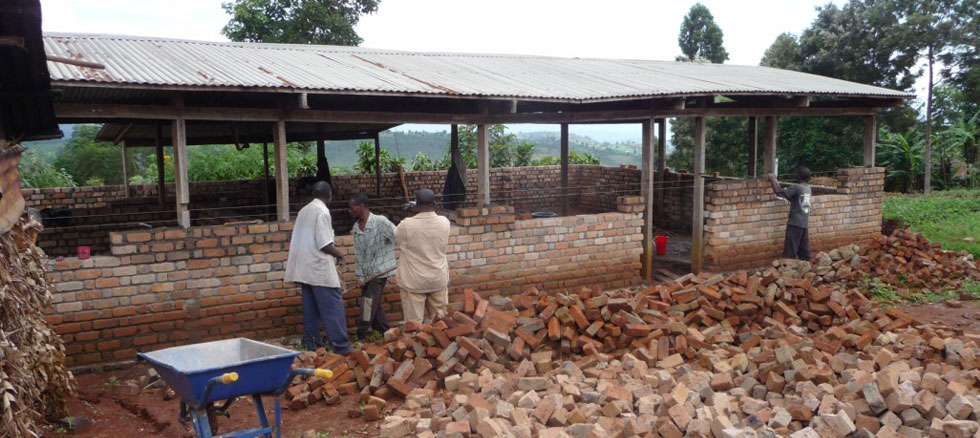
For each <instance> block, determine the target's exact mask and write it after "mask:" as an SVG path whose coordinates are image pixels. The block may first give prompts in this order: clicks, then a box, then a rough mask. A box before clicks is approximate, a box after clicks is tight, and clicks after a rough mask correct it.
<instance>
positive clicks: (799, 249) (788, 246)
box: [783, 225, 810, 261]
mask: <svg viewBox="0 0 980 438" xmlns="http://www.w3.org/2000/svg"><path fill="white" fill-rule="evenodd" d="M783 258H784V259H800V260H807V261H809V260H810V232H809V230H808V229H807V228H802V227H795V226H793V225H787V226H786V243H785V244H783Z"/></svg>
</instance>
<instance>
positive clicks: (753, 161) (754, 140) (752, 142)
mask: <svg viewBox="0 0 980 438" xmlns="http://www.w3.org/2000/svg"><path fill="white" fill-rule="evenodd" d="M758 162H759V118H758V117H755V116H753V117H749V171H748V174H749V175H748V176H749V178H758V177H759V168H758V167H759V166H758Z"/></svg>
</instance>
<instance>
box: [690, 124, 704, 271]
mask: <svg viewBox="0 0 980 438" xmlns="http://www.w3.org/2000/svg"><path fill="white" fill-rule="evenodd" d="M704 131H705V130H704V117H695V118H694V207H693V209H692V210H691V212H692V214H691V222H692V223H691V272H694V273H695V274H698V273H700V272H701V268H702V264H703V262H704V136H705V134H704Z"/></svg>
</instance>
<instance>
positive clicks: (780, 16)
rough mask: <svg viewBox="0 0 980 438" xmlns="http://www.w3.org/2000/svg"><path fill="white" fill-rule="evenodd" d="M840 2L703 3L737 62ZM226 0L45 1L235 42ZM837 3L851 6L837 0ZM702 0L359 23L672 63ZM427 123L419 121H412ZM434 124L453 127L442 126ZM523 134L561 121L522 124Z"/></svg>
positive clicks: (387, 36)
mask: <svg viewBox="0 0 980 438" xmlns="http://www.w3.org/2000/svg"><path fill="white" fill-rule="evenodd" d="M829 1H830V0H741V1H733V0H702V3H704V4H705V5H706V6H707V7H708V8H709V9H710V10H711V12H712V14H714V16H715V21H716V22H717V23H718V25H719V26H721V28H722V30H723V31H724V34H725V41H724V43H725V48H726V49H727V50H728V52H729V54H730V57H731V58H730V59H729V61H728V63H729V64H744V65H758V63H759V60H760V59H761V58H762V55H763V53H765V50H766V48H768V47H769V45H770V44H771V43H772V42H773V40H775V39H776V36H777V35H779V34H780V33H782V32H794V33H798V32H800V31H801V30H803V29H804V28H805V27H807V26H808V25H809V24H810V22H811V21H813V19H814V17H815V16H816V12H815V10H814V8H815V7H816V6H819V5H822V4H826V3H828V2H829ZM221 2H222V0H41V5H42V8H43V28H44V30H45V31H49V32H56V31H62V32H92V33H113V34H128V35H145V36H159V37H169V38H184V39H197V40H209V41H225V40H227V39H226V38H225V37H224V36H223V35H221V32H220V31H221V28H222V26H224V25H225V23H227V22H228V15H226V14H225V12H224V10H223V9H222V7H221ZM833 2H834V3H838V4H840V3H843V2H842V0H834V1H833ZM693 3H694V2H693V1H665V0H604V1H599V2H596V1H580V0H382V1H381V5H380V7H379V9H378V12H377V13H375V14H373V15H369V16H365V17H364V18H362V19H361V22H360V23H359V24H358V26H357V31H358V34H359V35H360V36H361V37H362V38H364V43H363V44H362V46H364V47H376V48H385V49H401V50H415V51H440V52H445V51H454V52H484V53H513V54H533V55H551V56H568V57H576V56H578V57H604V58H635V59H659V60H672V59H674V57H675V56H677V55H678V54H679V53H680V49H679V48H678V47H677V33H678V30H679V29H680V23H681V20H682V19H683V17H684V14H686V13H687V11H688V10H689V9H690V7H691V5H692V4H693ZM407 128H408V129H413V128H415V129H417V128H420V127H419V126H409V127H407ZM429 129H438V130H442V129H444V128H443V127H441V126H432V127H429ZM511 129H513V130H516V131H536V130H542V129H547V130H551V129H554V130H557V127H551V126H548V127H542V126H534V125H523V126H520V125H515V126H512V127H511ZM572 132H573V133H577V134H583V135H590V136H593V137H595V138H596V139H598V140H608V141H620V140H636V139H639V135H640V133H639V127H638V126H632V125H631V126H615V125H614V126H608V125H605V126H574V127H572Z"/></svg>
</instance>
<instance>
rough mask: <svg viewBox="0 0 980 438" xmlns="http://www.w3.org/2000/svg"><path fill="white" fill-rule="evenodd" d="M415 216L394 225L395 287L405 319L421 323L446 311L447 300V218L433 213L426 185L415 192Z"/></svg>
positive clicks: (433, 201)
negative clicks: (395, 226)
mask: <svg viewBox="0 0 980 438" xmlns="http://www.w3.org/2000/svg"><path fill="white" fill-rule="evenodd" d="M415 203H416V205H415V211H416V212H417V213H416V214H415V216H412V217H409V218H405V219H403V220H402V221H401V223H399V224H398V227H397V228H396V229H395V242H396V244H397V245H398V248H399V249H400V250H401V255H400V257H399V258H398V274H397V275H396V279H397V281H398V288H399V289H400V290H401V298H402V312H403V314H404V316H405V321H406V322H408V321H413V322H417V323H422V322H423V321H431V320H432V319H433V318H439V317H442V316H443V315H445V314H446V305H447V304H448V302H449V262H448V261H447V260H446V247H447V246H449V230H450V227H449V219H446V218H445V217H443V216H439V215H437V214H436V212H435V209H436V195H435V193H433V192H432V190H429V189H422V190H419V191H418V193H417V194H416V195H415Z"/></svg>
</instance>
